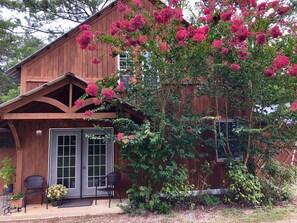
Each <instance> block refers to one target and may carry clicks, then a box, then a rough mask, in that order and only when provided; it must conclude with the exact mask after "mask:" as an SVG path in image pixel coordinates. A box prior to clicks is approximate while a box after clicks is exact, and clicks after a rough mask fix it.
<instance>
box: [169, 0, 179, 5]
mask: <svg viewBox="0 0 297 223" xmlns="http://www.w3.org/2000/svg"><path fill="white" fill-rule="evenodd" d="M169 4H170V5H172V6H177V5H178V4H179V0H170V2H169Z"/></svg>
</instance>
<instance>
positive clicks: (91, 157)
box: [88, 156, 93, 165]
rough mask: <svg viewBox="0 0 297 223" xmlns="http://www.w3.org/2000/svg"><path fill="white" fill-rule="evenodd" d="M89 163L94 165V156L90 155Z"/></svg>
mask: <svg viewBox="0 0 297 223" xmlns="http://www.w3.org/2000/svg"><path fill="white" fill-rule="evenodd" d="M88 165H93V156H89V158H88Z"/></svg>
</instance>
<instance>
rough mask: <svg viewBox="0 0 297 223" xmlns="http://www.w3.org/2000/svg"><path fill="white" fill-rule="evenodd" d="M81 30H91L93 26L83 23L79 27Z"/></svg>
mask: <svg viewBox="0 0 297 223" xmlns="http://www.w3.org/2000/svg"><path fill="white" fill-rule="evenodd" d="M79 29H80V31H82V32H83V31H85V30H90V29H91V26H90V25H88V24H83V25H81V26H80V27H79Z"/></svg>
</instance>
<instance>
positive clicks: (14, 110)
mask: <svg viewBox="0 0 297 223" xmlns="http://www.w3.org/2000/svg"><path fill="white" fill-rule="evenodd" d="M70 85H71V86H72V87H71V86H70ZM67 86H69V87H67ZM86 87H87V82H86V81H85V80H83V79H82V78H80V77H78V76H76V75H74V74H73V73H70V72H68V73H66V74H65V75H63V76H61V77H59V78H57V79H55V80H53V81H50V82H48V83H45V84H43V85H41V86H39V87H37V88H35V89H33V90H31V91H28V92H26V93H24V94H22V95H20V96H18V97H16V98H14V99H12V100H10V101H7V102H5V103H3V104H0V127H1V123H2V124H3V123H4V124H5V123H6V122H7V121H8V120H24V119H26V120H29V119H31V120H36V119H83V118H87V117H86V116H84V113H83V112H84V111H86V110H88V109H93V108H94V102H93V100H92V98H88V99H86V100H84V101H83V105H82V107H77V106H75V105H74V101H75V100H77V99H78V97H80V96H81V95H82V94H83V92H84V89H85V88H86ZM79 89H80V90H79ZM61 90H63V92H62V94H61ZM67 91H68V92H69V94H66V92H67ZM70 92H72V93H70ZM53 93H54V95H59V97H60V98H61V97H62V98H64V99H65V98H66V101H65V100H62V101H61V100H60V99H58V98H56V97H55V96H54V95H53ZM67 95H68V96H67ZM74 95H76V96H74ZM65 96H67V97H65ZM106 102H107V103H110V102H109V101H106ZM40 103H41V104H40ZM119 105H121V107H122V112H124V113H123V114H124V115H125V114H126V115H127V114H129V115H131V116H130V117H132V116H133V117H134V118H135V120H140V121H141V120H143V119H144V118H145V117H144V114H143V113H142V112H141V111H140V110H138V109H137V108H136V107H135V106H133V105H131V104H129V103H121V104H119ZM114 106H115V109H111V110H109V111H100V112H96V113H94V114H93V115H92V116H91V117H90V118H93V119H114V118H117V117H118V109H117V106H118V104H115V105H114ZM48 109H50V110H48Z"/></svg>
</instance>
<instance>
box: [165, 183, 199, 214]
mask: <svg viewBox="0 0 297 223" xmlns="http://www.w3.org/2000/svg"><path fill="white" fill-rule="evenodd" d="M193 189H194V185H192V184H181V185H178V184H166V185H165V186H164V187H163V189H162V196H161V199H162V202H165V203H168V204H169V205H170V206H171V207H172V208H174V209H192V208H193V207H194V206H195V204H196V201H197V197H196V196H195V195H194V194H193V192H192V190H193Z"/></svg>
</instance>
